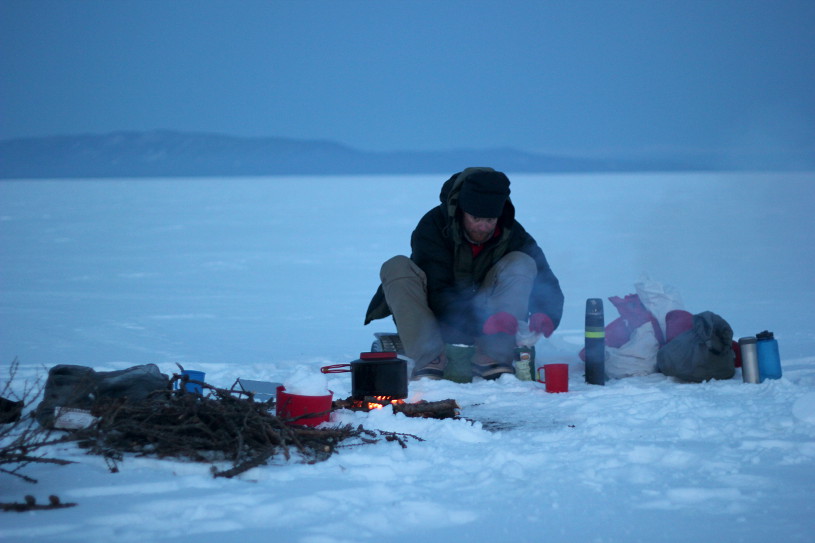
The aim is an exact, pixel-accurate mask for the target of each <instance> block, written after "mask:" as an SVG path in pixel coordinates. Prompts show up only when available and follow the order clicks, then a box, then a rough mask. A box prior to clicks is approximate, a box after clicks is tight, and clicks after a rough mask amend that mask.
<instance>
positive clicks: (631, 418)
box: [0, 172, 815, 543]
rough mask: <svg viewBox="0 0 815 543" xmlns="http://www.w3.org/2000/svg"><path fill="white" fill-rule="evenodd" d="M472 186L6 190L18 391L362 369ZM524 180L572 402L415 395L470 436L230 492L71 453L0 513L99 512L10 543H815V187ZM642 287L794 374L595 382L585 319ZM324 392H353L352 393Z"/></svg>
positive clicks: (253, 182) (137, 465)
mask: <svg viewBox="0 0 815 543" xmlns="http://www.w3.org/2000/svg"><path fill="white" fill-rule="evenodd" d="M448 175H449V172H445V173H441V174H439V175H436V176H408V177H394V176H390V177H376V176H373V177H363V178H359V177H311V178H298V177H292V178H256V179H248V178H241V179H152V180H126V179H117V180H94V181H66V180H54V181H20V182H16V181H3V182H0V262H2V264H0V370H2V375H3V377H2V378H5V373H6V370H5V368H6V367H7V366H8V365H9V364H10V363H11V361H12V360H13V359H14V358H15V357H17V358H18V359H19V361H20V364H21V367H20V372H19V374H18V381H19V383H18V385H17V386H18V388H19V387H20V386H21V385H22V382H23V381H25V380H29V381H31V380H34V379H36V378H38V377H40V378H43V377H44V375H45V373H46V372H47V369H48V368H49V367H51V366H53V365H56V364H82V365H87V366H91V367H93V368H95V369H97V370H113V369H122V368H126V367H130V366H133V365H137V364H144V363H155V364H157V365H158V366H159V367H160V368H161V369H162V371H164V372H166V373H171V372H173V371H174V370H176V365H175V364H176V362H178V363H181V364H183V365H184V366H185V367H187V368H191V369H201V370H203V371H206V373H207V381H208V382H210V383H212V384H214V385H216V386H222V387H229V386H231V385H232V383H233V382H234V381H235V379H236V378H238V377H244V378H249V379H262V380H270V381H281V382H284V383H285V382H286V381H287V380H289V379H292V378H293V377H294V376H295V375H297V374H298V373H299V372H302V371H304V369H305V370H311V371H313V372H315V374H316V373H317V372H318V371H319V367H320V366H323V365H326V364H334V363H343V362H350V361H351V360H354V359H355V358H357V357H358V355H359V353H360V351H364V350H367V349H368V347H369V346H370V343H371V340H372V339H373V332H376V331H392V330H393V329H394V328H393V325H392V324H391V323H390V322H386V321H380V322H378V323H375V324H374V325H373V326H368V327H363V326H362V320H363V313H364V311H365V308H366V306H367V303H368V300H369V298H370V296H371V294H372V293H373V290H374V289H375V287H376V284H377V282H378V268H379V265H380V263H381V262H382V261H383V260H385V259H386V258H388V257H390V256H392V255H393V254H397V253H407V252H408V251H409V247H408V240H409V236H410V232H411V230H412V229H413V227H414V226H415V223H416V221H417V220H418V219H419V217H420V216H421V214H422V213H424V212H425V211H426V210H427V209H429V208H430V207H431V206H433V205H435V204H436V203H437V202H438V192H439V189H440V187H441V183H442V182H443V181H444V180H445V179H446V177H447V176H448ZM510 178H511V179H512V183H513V184H512V190H513V192H512V197H513V201H514V202H515V205H516V207H517V208H518V217H519V219H520V220H521V222H522V223H523V224H524V225H525V226H526V228H527V230H529V231H530V232H531V233H532V234H533V235H534V236H535V237H536V238H537V239H538V241H539V243H540V245H541V246H542V247H543V249H544V251H545V252H546V254H547V256H548V258H549V261H550V263H551V265H552V267H553V269H554V270H555V273H556V274H557V275H558V276H559V278H560V280H561V283H562V286H563V289H564V292H565V294H566V308H565V315H564V321H563V324H562V326H561V328H560V329H559V330H558V331H557V332H556V333H555V335H554V336H553V338H552V339H551V340H542V341H541V342H540V343H539V344H538V363H539V364H540V363H543V362H549V361H564V362H568V363H569V365H570V382H569V387H570V390H569V392H568V393H565V394H547V393H546V392H545V391H544V390H543V388H542V385H539V384H537V383H530V382H521V381H518V380H516V379H515V378H514V377H503V378H502V379H501V380H500V381H497V382H483V381H481V382H475V383H472V384H456V383H451V382H420V383H411V386H410V399H411V400H415V399H419V398H422V399H427V400H440V399H446V398H454V399H456V400H457V401H458V402H459V404H460V405H461V407H462V409H461V415H462V416H463V417H466V418H467V419H470V421H468V420H445V421H437V420H418V419H409V418H405V417H404V416H402V415H398V416H394V415H393V414H392V413H390V412H389V410H381V411H377V412H373V413H369V414H363V413H351V412H340V413H335V415H334V418H333V419H332V424H344V423H354V424H363V425H364V426H366V427H368V428H372V429H382V430H393V431H399V432H406V433H410V434H414V435H416V436H419V437H421V438H422V439H424V441H422V442H416V441H411V442H410V443H409V444H408V447H407V448H406V449H402V448H401V447H400V446H399V445H398V444H396V443H386V442H383V443H380V444H377V445H367V446H364V447H355V448H348V449H345V450H341V452H340V453H339V454H336V455H334V456H333V457H331V458H330V459H329V460H328V461H326V462H323V463H320V464H316V465H304V464H298V463H295V462H292V463H288V464H283V463H279V462H278V463H276V464H275V465H269V466H264V467H261V468H256V469H254V470H252V471H250V472H247V473H246V474H244V475H243V476H242V477H240V478H236V479H228V480H224V479H217V480H216V479H213V478H212V477H211V476H210V474H209V466H207V465H203V464H193V463H186V462H178V461H168V460H152V459H140V458H132V457H128V458H127V459H126V460H125V461H124V462H122V463H121V464H120V466H119V467H120V470H121V471H120V472H119V473H110V472H109V470H108V468H107V466H106V465H105V462H104V461H103V460H102V459H101V458H98V457H92V456H86V455H85V454H83V453H82V452H81V451H79V450H77V449H74V448H72V447H66V448H60V449H54V450H52V451H50V453H51V454H52V455H53V456H56V457H60V458H65V459H71V460H75V461H77V464H73V465H69V466H62V467H60V466H51V465H32V466H30V467H29V468H28V469H26V470H25V473H26V474H27V475H30V476H32V477H35V478H37V479H39V481H40V482H39V483H38V484H36V485H31V484H28V483H25V482H23V481H21V480H19V479H17V478H14V477H10V476H7V475H0V481H2V484H0V502H13V501H22V498H23V496H24V495H26V494H31V495H34V496H35V497H37V499H38V501H40V502H45V501H46V500H47V496H48V495H49V494H56V495H58V496H59V497H60V498H61V499H62V501H65V502H76V503H77V504H78V505H77V506H76V507H74V508H71V509H64V510H54V511H40V512H29V513H0V540H2V541H9V542H11V541H19V542H28V541H35V542H46V541H54V542H57V541H59V542H66V541H80V540H81V541H109V540H116V541H123V542H127V541H139V542H141V541H164V540H167V541H195V542H198V543H207V542H214V541H226V540H229V541H232V540H238V539H240V540H245V541H248V540H250V539H251V540H272V539H274V540H276V541H291V542H301V543H344V542H352V541H353V542H362V541H379V540H387V541H395V542H402V541H404V542H408V541H409V542H416V541H427V542H441V541H445V542H446V541H472V542H479V541H490V542H494V541H508V540H514V541H519V542H524V541H564V542H565V541H569V542H571V541H596V542H612V541H619V542H630V541H655V540H658V541H683V542H686V541H722V540H726V541H733V542H737V541H756V542H758V541H770V540H772V541H813V539H815V536H813V534H815V500H813V490H812V489H813V488H815V310H813V308H815V281H813V271H812V270H813V267H814V266H813V264H815V252H814V251H813V249H812V236H813V233H815V219H814V218H813V213H812V209H813V205H814V204H815V173H801V174H789V173H784V174H772V173H766V174H747V173H732V174H719V173H717V174H713V173H710V174H699V173H697V174H637V175H563V176H556V175H545V176H544V175H512V174H511V172H510ZM642 273H647V274H649V275H650V277H651V278H652V279H654V280H658V281H662V282H664V283H666V284H669V285H672V286H674V287H675V288H677V289H678V290H679V292H680V293H681V294H682V297H683V299H684V302H685V306H686V309H688V310H689V311H691V312H694V313H697V312H701V311H705V310H710V311H714V312H716V313H718V314H720V315H722V316H723V317H724V318H725V319H727V320H728V321H729V322H730V324H731V325H732V326H733V329H734V331H735V334H736V337H740V336H746V335H754V334H755V333H757V332H759V331H761V330H764V329H769V330H772V331H774V332H775V333H776V337H777V338H778V340H779V345H780V351H781V359H782V366H783V371H784V377H783V378H782V379H780V380H778V381H769V382H765V383H763V384H761V385H747V384H743V383H742V381H741V374H740V372H737V374H736V376H735V377H734V378H733V379H732V380H729V381H719V382H708V383H704V384H681V383H678V382H675V381H673V380H670V379H667V378H665V377H664V376H662V375H659V374H656V375H650V376H647V377H636V378H628V379H621V380H616V381H611V382H609V383H608V384H607V386H605V387H597V386H591V385H587V384H585V383H584V382H583V377H582V369H583V368H582V364H581V362H580V361H579V359H578V357H577V352H578V351H579V349H580V347H581V343H582V321H583V311H584V307H585V300H586V298H589V297H602V298H607V297H609V296H614V295H619V296H623V295H625V294H629V293H632V292H634V287H633V285H634V283H635V282H636V281H637V280H638V279H639V278H640V275H641V274H642ZM606 315H607V322H608V321H609V320H611V319H612V318H614V317H616V314H615V312H614V309H613V307H612V306H611V304H609V303H606ZM327 385H328V387H329V388H331V389H332V390H333V391H334V392H335V395H336V396H337V397H342V398H344V397H346V396H348V395H350V376H349V375H348V374H337V375H332V376H330V377H329V378H328V382H327ZM472 421H475V422H472Z"/></svg>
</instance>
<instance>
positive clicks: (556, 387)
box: [538, 364, 569, 392]
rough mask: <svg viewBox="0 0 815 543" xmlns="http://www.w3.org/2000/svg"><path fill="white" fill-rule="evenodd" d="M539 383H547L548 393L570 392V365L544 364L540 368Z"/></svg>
mask: <svg viewBox="0 0 815 543" xmlns="http://www.w3.org/2000/svg"><path fill="white" fill-rule="evenodd" d="M541 370H543V372H542V373H543V375H541ZM538 382H540V383H546V392H569V364H544V365H543V366H541V367H539V368H538Z"/></svg>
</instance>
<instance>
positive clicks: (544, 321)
mask: <svg viewBox="0 0 815 543" xmlns="http://www.w3.org/2000/svg"><path fill="white" fill-rule="evenodd" d="M529 330H530V331H532V332H536V333H538V334H543V337H545V338H548V337H549V336H551V335H552V332H554V331H555V325H554V323H553V322H552V319H551V318H549V315H547V314H546V313H533V314H532V316H531V317H529Z"/></svg>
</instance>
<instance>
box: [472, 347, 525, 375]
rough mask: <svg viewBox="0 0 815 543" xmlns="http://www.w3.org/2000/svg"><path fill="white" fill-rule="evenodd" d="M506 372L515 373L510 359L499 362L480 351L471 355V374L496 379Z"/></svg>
mask: <svg viewBox="0 0 815 543" xmlns="http://www.w3.org/2000/svg"><path fill="white" fill-rule="evenodd" d="M506 373H511V374H513V375H514V374H515V367H514V366H513V365H512V360H509V361H507V362H501V361H498V360H495V359H494V358H490V357H489V356H487V355H485V354H484V353H482V352H476V353H475V356H473V375H477V376H479V377H481V378H482V379H486V380H492V379H498V378H499V377H501V376H502V375H504V374H506Z"/></svg>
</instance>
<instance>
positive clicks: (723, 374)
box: [657, 311, 736, 383]
mask: <svg viewBox="0 0 815 543" xmlns="http://www.w3.org/2000/svg"><path fill="white" fill-rule="evenodd" d="M735 360H736V354H735V352H734V351H733V329H732V328H731V327H730V325H729V324H728V323H727V321H726V320H724V319H723V318H722V317H720V316H719V315H717V314H715V313H711V312H710V311H705V312H703V313H699V314H698V315H694V316H693V327H692V328H691V329H690V330H687V331H685V332H682V333H681V334H679V335H678V336H676V337H675V338H673V339H672V340H671V341H669V342H668V343H666V344H665V345H664V346H662V347H661V348H660V349H659V351H658V352H657V368H658V369H659V371H661V372H662V373H664V374H665V375H668V376H671V377H676V378H677V379H681V380H683V381H690V382H694V383H701V382H702V381H707V380H708V379H730V378H732V377H733V375H735V373H736V365H735Z"/></svg>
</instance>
